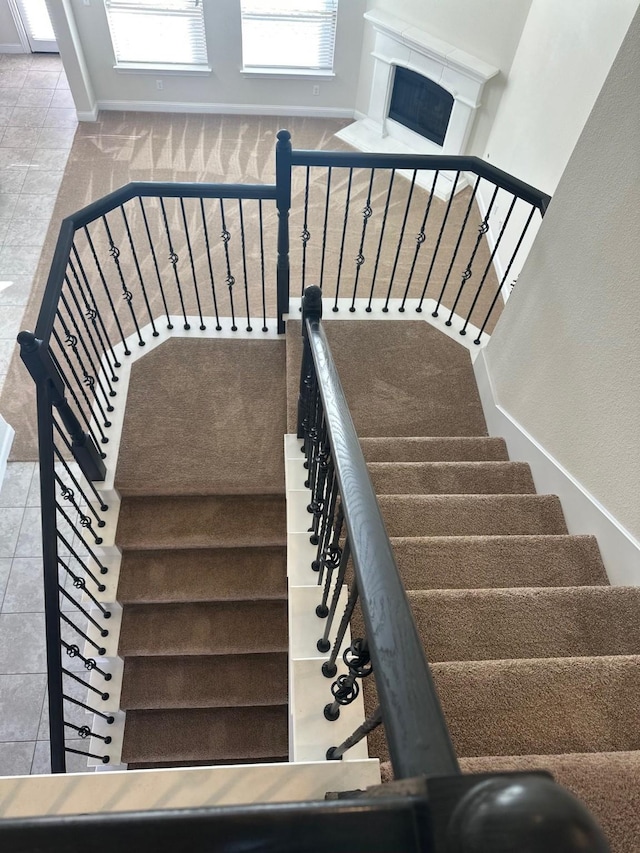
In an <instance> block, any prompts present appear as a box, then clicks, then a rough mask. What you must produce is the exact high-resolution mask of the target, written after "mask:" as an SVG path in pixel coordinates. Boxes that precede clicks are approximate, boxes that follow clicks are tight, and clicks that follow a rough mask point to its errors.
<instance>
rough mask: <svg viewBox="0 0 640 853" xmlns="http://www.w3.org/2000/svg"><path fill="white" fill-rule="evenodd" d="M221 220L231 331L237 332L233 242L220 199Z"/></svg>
mask: <svg viewBox="0 0 640 853" xmlns="http://www.w3.org/2000/svg"><path fill="white" fill-rule="evenodd" d="M220 220H221V222H222V233H221V234H220V239H221V240H222V243H223V245H224V257H225V261H226V264H227V277H226V283H227V287H228V288H229V305H230V307H231V331H232V332H237V331H238V327H237V326H236V314H235V309H234V307H233V285H234V284H235V283H236V280H235V278H234V277H233V276H232V275H231V260H230V258H229V242H230V240H231V234H230V233H229V230H228V228H227V222H226V219H225V215H224V202H223V200H222V199H220Z"/></svg>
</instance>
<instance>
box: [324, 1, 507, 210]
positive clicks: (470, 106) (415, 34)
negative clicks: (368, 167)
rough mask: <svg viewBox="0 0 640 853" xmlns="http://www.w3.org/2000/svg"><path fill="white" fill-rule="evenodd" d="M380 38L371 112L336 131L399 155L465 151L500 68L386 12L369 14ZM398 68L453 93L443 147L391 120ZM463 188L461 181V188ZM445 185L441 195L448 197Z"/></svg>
mask: <svg viewBox="0 0 640 853" xmlns="http://www.w3.org/2000/svg"><path fill="white" fill-rule="evenodd" d="M364 17H365V19H366V20H367V21H368V22H369V23H370V24H372V25H373V27H374V30H375V33H376V38H375V46H374V50H373V52H372V56H373V57H374V59H375V63H374V69H373V74H372V78H371V85H370V95H369V108H368V113H367V115H366V116H365V117H364V118H363V119H361V120H360V121H357V122H355V124H352V125H349V127H346V128H345V129H344V130H342V131H340V132H339V133H338V134H337V135H338V136H339V137H340V138H341V139H343V140H344V141H345V142H348V143H349V144H350V145H353V146H354V147H355V148H358V149H360V150H361V151H379V152H384V153H397V154H465V153H467V152H466V146H467V142H468V139H469V134H470V132H471V128H472V126H473V120H474V118H475V115H476V111H477V110H478V108H479V107H480V104H481V100H480V99H481V95H482V90H483V87H484V85H485V83H486V82H487V80H490V79H491V78H492V77H495V75H496V74H498V73H499V69H498V68H495V67H494V66H493V65H489V64H488V63H486V62H484V61H483V60H481V59H478V58H477V57H475V56H472V55H471V54H469V53H467V52H466V51H463V50H460V49H459V48H457V47H455V45H452V44H449V43H447V42H444V41H442V40H441V39H437V38H435V37H434V36H432V35H430V34H429V33H427V32H425V31H424V30H421V29H418V28H417V27H414V26H412V25H411V24H409V23H407V22H406V21H403V20H401V19H400V18H396V17H395V16H394V15H389V14H387V13H385V12H379V11H376V12H366V13H365V15H364ZM396 66H401V67H403V68H408V69H410V70H411V71H415V72H416V73H418V74H421V75H422V76H423V77H427V78H428V79H429V80H432V81H433V82H434V83H437V84H438V85H440V86H442V87H443V88H444V89H446V90H447V91H448V92H449V93H450V94H451V95H452V96H453V109H452V111H451V117H450V119H449V125H448V128H447V133H446V135H445V138H444V143H443V145H441V146H440V145H438V144H437V143H435V142H432V141H431V140H429V139H426V138H425V137H423V136H421V135H420V134H418V133H415V132H414V131H412V130H409V129H408V128H406V127H404V126H403V125H401V124H399V123H398V122H396V121H393V119H390V118H389V103H390V100H391V91H392V87H393V78H394V72H395V68H396ZM458 188H459V189H460V188H461V185H459V187H458ZM446 194H447V191H446V180H445V186H441V187H440V192H438V195H443V196H446Z"/></svg>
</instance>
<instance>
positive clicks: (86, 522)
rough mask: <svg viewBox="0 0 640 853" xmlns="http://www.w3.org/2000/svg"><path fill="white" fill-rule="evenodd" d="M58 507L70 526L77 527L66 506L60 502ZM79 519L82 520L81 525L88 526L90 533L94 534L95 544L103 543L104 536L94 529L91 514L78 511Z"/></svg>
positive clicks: (57, 504)
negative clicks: (65, 508) (66, 510)
mask: <svg viewBox="0 0 640 853" xmlns="http://www.w3.org/2000/svg"><path fill="white" fill-rule="evenodd" d="M56 507H57V509H58V512H60V513H61V514H62V516H63V518H64V519H65V521H66V522H67V523H68V524H69V526H70V527H72V528H75V524H74V522H73V521H72V520H71V519H70V518H69V516H68V515H67V513H66V512H65V510H64V507H62V506H60V504H59V503H56ZM78 519H79V521H80V526H81V527H84V528H86V529H87V530H88V531H89V533H90V534H91V535H92V536H93V541H94V542H95V544H96V545H102V537H101V536H98V535H97V534H96V532H95V530H94V529H93V527H92V526H91V519H90V518H89V516H88V515H83V513H81V512H80V511H78Z"/></svg>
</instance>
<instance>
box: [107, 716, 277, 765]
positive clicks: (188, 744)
mask: <svg viewBox="0 0 640 853" xmlns="http://www.w3.org/2000/svg"><path fill="white" fill-rule="evenodd" d="M287 752H288V710H287V705H286V704H283V705H272V706H267V707H250V708H198V709H193V708H183V709H180V710H175V709H169V710H161V711H129V712H128V713H127V725H126V728H125V734H124V742H123V745H122V760H123V761H124V762H125V763H127V764H128V763H129V762H138V761H144V762H153V761H161V762H167V761H188V762H192V761H207V762H210V761H212V760H215V761H225V762H226V761H228V760H231V759H234V758H251V759H255V758H271V757H272V756H282V755H286V754H287Z"/></svg>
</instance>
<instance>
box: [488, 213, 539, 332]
mask: <svg viewBox="0 0 640 853" xmlns="http://www.w3.org/2000/svg"><path fill="white" fill-rule="evenodd" d="M536 210H537V208H536V207H532V208H531V210H530V211H529V216H528V218H527V221H526V223H525V226H524V229H523V231H522V234H521V235H520V238H519V240H518V242H517V244H516V247H515V249H514V250H513V254H512V255H511V259H510V261H509V263H508V264H507V268H506V270H505V272H504V275H503V276H502V281H501V282H500V284H499V286H498V289H497V290H496V293H495V296H494V297H493V300H492V302H491V305H490V306H489V310H488V311H487V316H486V317H485V318H484V321H483V323H482V326H481V327H480V331H479V332H478V337H477V338H476V339H475V341H474V344H477V345H479V344H480V343H481V340H480V338H481V335H482V333H483V332H484V330H485V327H486V325H487V323H488V322H489V317H490V316H491V312H492V311H493V309H494V308H495V304H496V302H497V301H498V297H499V296H500V293H501V292H502V288H503V287H504V285H505V282H506V280H507V277H508V275H509V272H510V271H511V267H512V266H513V262H514V261H515V259H516V255H517V254H518V252H519V251H520V246H522V243H523V241H524V238H525V235H526V233H527V230H528V229H529V225H530V224H531V221H532V219H533V214H534V213H535V212H536Z"/></svg>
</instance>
